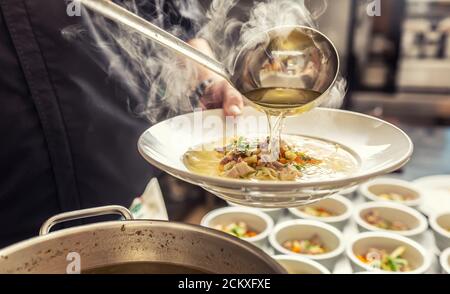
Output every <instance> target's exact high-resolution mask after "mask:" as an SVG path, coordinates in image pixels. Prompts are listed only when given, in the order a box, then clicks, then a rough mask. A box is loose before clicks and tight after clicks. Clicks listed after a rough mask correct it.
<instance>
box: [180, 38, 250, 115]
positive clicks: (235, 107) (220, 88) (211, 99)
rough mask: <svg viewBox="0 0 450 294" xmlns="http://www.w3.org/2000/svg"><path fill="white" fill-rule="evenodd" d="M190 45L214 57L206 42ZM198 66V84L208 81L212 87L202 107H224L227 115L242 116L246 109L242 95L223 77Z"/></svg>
mask: <svg viewBox="0 0 450 294" xmlns="http://www.w3.org/2000/svg"><path fill="white" fill-rule="evenodd" d="M188 43H189V44H190V45H191V46H192V47H194V48H197V49H198V50H200V51H202V52H203V53H205V54H207V55H208V56H211V57H214V54H213V52H212V50H211V47H210V46H209V44H208V42H207V41H206V40H204V39H192V40H190V41H189V42H188ZM196 66H197V83H200V82H203V81H207V80H210V81H211V84H210V86H208V87H207V89H206V91H205V94H204V95H203V97H202V98H201V100H200V102H201V104H202V107H204V108H219V107H222V108H223V110H224V113H225V115H231V116H237V115H239V114H241V112H242V108H243V107H244V102H243V98H242V95H241V94H240V93H239V92H238V91H237V90H236V89H234V88H233V87H232V86H231V85H230V84H229V83H228V82H227V81H226V80H225V79H224V78H222V77H221V76H219V75H217V74H216V73H214V72H212V71H210V70H208V69H206V68H205V67H203V66H201V65H196Z"/></svg>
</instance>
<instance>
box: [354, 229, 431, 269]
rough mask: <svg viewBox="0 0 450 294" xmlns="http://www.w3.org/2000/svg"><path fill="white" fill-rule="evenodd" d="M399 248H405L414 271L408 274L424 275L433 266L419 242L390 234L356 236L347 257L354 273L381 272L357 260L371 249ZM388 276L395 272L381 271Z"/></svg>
mask: <svg viewBox="0 0 450 294" xmlns="http://www.w3.org/2000/svg"><path fill="white" fill-rule="evenodd" d="M398 246H405V247H406V252H405V254H404V258H405V259H407V260H408V262H409V263H410V265H411V266H412V268H413V270H412V271H410V272H406V273H407V274H423V273H425V272H426V271H427V270H428V269H429V268H430V266H431V258H430V255H429V254H428V253H427V251H426V250H425V249H424V248H423V247H422V246H421V245H420V244H419V243H417V242H415V241H413V240H411V239H410V238H406V237H403V236H400V235H397V234H393V233H388V232H365V233H361V234H358V235H356V236H355V237H354V238H353V239H351V241H350V242H349V244H348V245H347V250H346V253H347V257H348V258H349V259H350V263H351V266H352V268H353V271H354V272H366V271H380V270H375V269H373V268H372V267H370V266H369V265H367V264H365V263H364V262H362V261H361V260H359V259H358V258H357V255H364V254H366V253H367V251H368V250H369V249H370V248H379V249H385V250H387V251H388V252H391V251H393V250H395V248H397V247H398ZM381 272H383V273H386V274H390V273H393V272H388V271H381Z"/></svg>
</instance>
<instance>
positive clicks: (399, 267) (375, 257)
mask: <svg viewBox="0 0 450 294" xmlns="http://www.w3.org/2000/svg"><path fill="white" fill-rule="evenodd" d="M405 251H406V248H405V247H404V246H399V247H397V248H396V249H395V250H394V251H392V253H390V254H388V253H387V251H386V250H379V249H376V248H371V249H369V250H368V251H367V253H366V254H365V255H357V258H358V259H359V260H360V261H362V262H363V263H365V264H368V265H369V266H371V267H373V268H376V269H380V270H384V271H389V272H409V271H411V268H410V266H409V262H408V260H406V259H405V258H403V257H402V256H403V254H404V253H405Z"/></svg>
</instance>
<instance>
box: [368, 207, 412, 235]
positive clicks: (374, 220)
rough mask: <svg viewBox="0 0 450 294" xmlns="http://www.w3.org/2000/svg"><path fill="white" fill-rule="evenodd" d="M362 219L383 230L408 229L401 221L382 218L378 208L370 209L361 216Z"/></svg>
mask: <svg viewBox="0 0 450 294" xmlns="http://www.w3.org/2000/svg"><path fill="white" fill-rule="evenodd" d="M363 219H364V220H365V221H366V222H367V223H368V224H371V225H372V226H375V227H377V228H380V229H383V230H390V231H407V230H409V227H408V226H407V225H406V224H405V223H403V222H401V221H389V220H387V219H385V218H382V217H381V215H380V212H379V211H378V210H370V211H369V212H367V213H366V214H365V215H364V216H363Z"/></svg>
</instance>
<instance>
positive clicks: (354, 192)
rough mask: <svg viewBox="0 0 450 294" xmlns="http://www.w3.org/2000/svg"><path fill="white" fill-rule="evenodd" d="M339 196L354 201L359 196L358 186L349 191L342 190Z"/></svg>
mask: <svg viewBox="0 0 450 294" xmlns="http://www.w3.org/2000/svg"><path fill="white" fill-rule="evenodd" d="M339 194H340V195H342V196H344V197H346V198H349V199H353V198H355V197H356V196H357V194H358V186H353V187H350V188H348V189H345V190H342V191H341V192H340V193H339Z"/></svg>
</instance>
